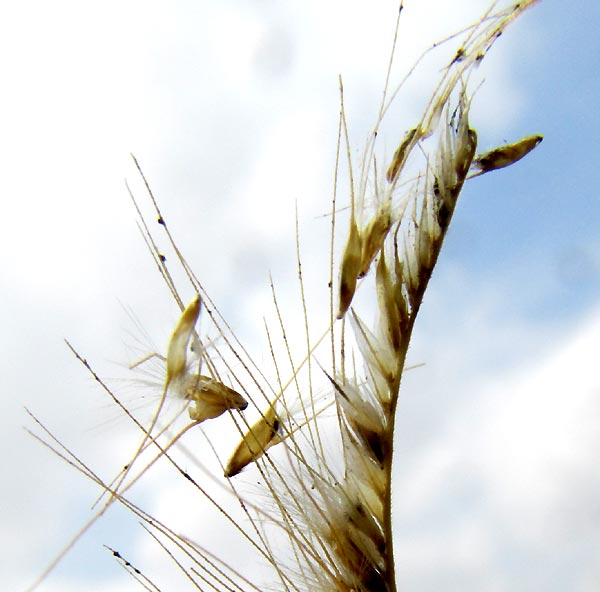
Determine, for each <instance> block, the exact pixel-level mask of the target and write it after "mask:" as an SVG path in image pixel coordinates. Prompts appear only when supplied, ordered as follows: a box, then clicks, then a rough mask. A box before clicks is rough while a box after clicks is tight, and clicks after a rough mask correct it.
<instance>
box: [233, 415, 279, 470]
mask: <svg viewBox="0 0 600 592" xmlns="http://www.w3.org/2000/svg"><path fill="white" fill-rule="evenodd" d="M279 426H280V422H279V418H278V417H277V414H276V412H275V408H274V406H273V405H270V406H269V408H268V409H267V411H265V414H264V415H263V416H262V417H261V418H260V419H259V420H258V421H257V422H256V423H255V424H254V425H253V426H252V427H251V428H250V429H249V430H248V432H247V433H246V434H245V436H244V437H243V439H242V441H241V442H240V443H239V444H238V446H237V448H236V449H235V450H234V452H233V454H232V455H231V458H230V459H229V462H228V463H227V466H226V467H225V477H234V476H235V475H237V474H238V473H239V472H240V471H241V470H242V469H244V468H245V467H246V466H248V465H249V464H250V463H251V462H254V461H256V460H257V459H258V458H260V457H261V456H262V455H263V454H264V453H265V451H266V450H267V448H269V447H271V446H273V445H274V444H277V442H279V441H280V439H279V437H278V431H279Z"/></svg>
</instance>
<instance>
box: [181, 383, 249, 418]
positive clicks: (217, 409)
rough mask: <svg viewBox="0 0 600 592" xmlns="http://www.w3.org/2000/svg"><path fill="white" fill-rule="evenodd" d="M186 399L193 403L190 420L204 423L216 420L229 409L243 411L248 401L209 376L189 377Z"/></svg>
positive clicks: (186, 386)
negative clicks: (207, 420) (208, 420)
mask: <svg viewBox="0 0 600 592" xmlns="http://www.w3.org/2000/svg"><path fill="white" fill-rule="evenodd" d="M184 389H185V390H184V393H185V394H184V397H185V398H186V399H189V400H190V401H192V402H193V404H192V405H191V406H190V407H189V408H188V413H189V415H190V419H192V420H194V421H197V422H202V421H204V420H206V419H214V418H215V417H219V415H222V414H223V413H225V411H227V410H229V409H237V410H239V411H243V410H244V409H246V407H248V401H246V399H245V398H244V397H242V395H240V394H239V393H238V392H236V391H234V390H233V389H232V388H229V387H228V386H226V385H224V384H223V383H222V382H219V381H218V380H213V379H212V378H210V377H209V376H203V375H201V374H200V375H199V374H192V375H188V376H187V379H186V385H185V387H184Z"/></svg>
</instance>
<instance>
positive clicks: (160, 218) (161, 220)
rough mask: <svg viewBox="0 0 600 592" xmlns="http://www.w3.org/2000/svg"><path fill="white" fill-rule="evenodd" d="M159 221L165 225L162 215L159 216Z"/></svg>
mask: <svg viewBox="0 0 600 592" xmlns="http://www.w3.org/2000/svg"><path fill="white" fill-rule="evenodd" d="M157 222H158V223H159V224H162V225H163V226H164V225H165V221H164V220H163V217H162V216H159V218H158V220H157Z"/></svg>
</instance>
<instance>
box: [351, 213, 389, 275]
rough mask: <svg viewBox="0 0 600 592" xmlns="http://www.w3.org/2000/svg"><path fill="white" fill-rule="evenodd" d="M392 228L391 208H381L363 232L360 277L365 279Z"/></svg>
mask: <svg viewBox="0 0 600 592" xmlns="http://www.w3.org/2000/svg"><path fill="white" fill-rule="evenodd" d="M391 227H392V215H391V213H390V211H389V208H385V207H383V208H380V209H379V210H378V211H377V213H376V214H375V216H374V217H373V218H372V219H371V221H370V222H369V223H368V224H367V226H366V228H365V229H364V230H363V231H362V232H361V235H362V237H363V239H362V255H361V263H360V272H359V274H358V277H359V278H361V277H364V276H365V275H367V273H368V271H369V267H371V263H372V262H373V259H375V257H376V256H377V253H379V251H381V248H382V247H383V243H384V241H385V237H386V236H387V235H388V232H389V231H390V228H391Z"/></svg>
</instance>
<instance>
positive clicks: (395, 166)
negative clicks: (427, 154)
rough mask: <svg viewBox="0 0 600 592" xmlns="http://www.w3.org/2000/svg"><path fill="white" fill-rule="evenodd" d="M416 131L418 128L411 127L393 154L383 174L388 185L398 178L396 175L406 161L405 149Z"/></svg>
mask: <svg viewBox="0 0 600 592" xmlns="http://www.w3.org/2000/svg"><path fill="white" fill-rule="evenodd" d="M418 130H419V128H418V127H413V128H412V129H411V130H408V131H407V132H406V135H405V136H404V139H403V140H402V143H401V144H400V146H398V148H397V149H396V152H394V156H393V157H392V162H391V163H390V166H389V167H388V170H387V171H386V173H385V178H386V179H387V181H388V183H393V182H394V181H395V180H396V177H397V176H398V173H399V172H400V169H401V167H402V165H403V164H404V162H405V160H406V155H407V149H408V147H409V146H410V144H411V142H413V139H414V137H415V135H416V134H417V132H418Z"/></svg>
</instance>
